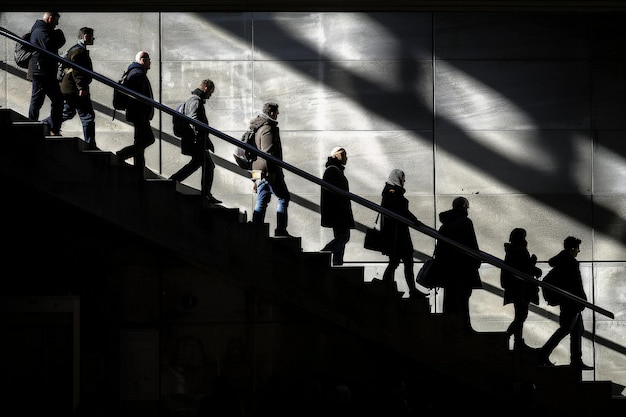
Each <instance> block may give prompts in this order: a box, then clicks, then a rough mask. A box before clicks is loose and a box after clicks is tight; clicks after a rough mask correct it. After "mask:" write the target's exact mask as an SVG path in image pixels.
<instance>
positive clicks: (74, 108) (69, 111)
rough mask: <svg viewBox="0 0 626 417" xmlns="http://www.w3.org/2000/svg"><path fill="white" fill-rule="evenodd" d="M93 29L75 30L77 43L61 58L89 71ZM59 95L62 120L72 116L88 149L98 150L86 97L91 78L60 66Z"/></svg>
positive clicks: (75, 69) (94, 121)
mask: <svg viewBox="0 0 626 417" xmlns="http://www.w3.org/2000/svg"><path fill="white" fill-rule="evenodd" d="M94 39H95V38H94V36H93V29H92V28H89V27H82V28H80V30H79V31H78V42H77V43H76V45H74V46H72V47H71V48H70V49H69V50H68V51H67V53H66V54H65V58H66V59H68V60H70V61H72V62H74V63H76V64H78V65H80V66H81V67H83V68H86V69H88V70H90V71H91V70H93V65H92V62H91V57H90V56H89V51H88V50H87V45H93V41H94ZM60 70H61V71H62V72H61V76H62V79H61V92H62V93H63V97H64V98H65V104H64V105H63V121H64V122H65V121H66V120H70V119H72V118H73V117H74V116H75V115H76V113H78V117H79V118H80V122H81V124H82V126H83V139H84V140H85V142H86V143H87V147H88V149H91V150H95V149H98V148H97V146H96V113H95V112H94V110H93V103H92V102H91V96H90V94H89V84H91V81H92V77H91V75H90V74H89V73H87V72H85V71H82V70H80V69H78V68H71V67H63V66H62V65H61V66H60Z"/></svg>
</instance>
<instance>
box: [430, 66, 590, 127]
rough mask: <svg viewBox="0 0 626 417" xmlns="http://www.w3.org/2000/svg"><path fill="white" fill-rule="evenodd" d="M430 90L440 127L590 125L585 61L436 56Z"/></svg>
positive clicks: (587, 69)
mask: <svg viewBox="0 0 626 417" xmlns="http://www.w3.org/2000/svg"><path fill="white" fill-rule="evenodd" d="M435 95H436V103H437V121H436V124H437V127H438V128H440V129H451V128H454V127H456V128H462V129H471V130H480V129H501V130H510V129H536V128H543V129H585V128H589V123H590V116H589V100H590V91H589V63H588V62H586V61H568V62H558V61H451V62H446V61H441V60H438V61H437V63H436V72H435Z"/></svg>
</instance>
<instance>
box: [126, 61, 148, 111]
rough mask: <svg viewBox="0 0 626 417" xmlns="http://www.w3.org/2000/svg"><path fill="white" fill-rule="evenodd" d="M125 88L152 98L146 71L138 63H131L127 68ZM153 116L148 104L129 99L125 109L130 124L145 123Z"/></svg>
mask: <svg viewBox="0 0 626 417" xmlns="http://www.w3.org/2000/svg"><path fill="white" fill-rule="evenodd" d="M125 86H126V87H128V88H130V89H131V90H133V91H136V92H137V93H139V94H142V95H144V96H146V97H148V98H153V96H152V86H151V84H150V80H149V79H148V75H147V72H146V69H145V68H144V67H143V65H141V64H139V63H138V62H133V63H131V64H130V65H129V66H128V78H127V80H126V84H125ZM153 116H154V107H152V106H150V105H149V104H144V103H142V102H141V101H139V100H135V99H134V98H131V99H130V101H129V103H128V108H127V109H126V120H128V121H129V122H131V123H134V122H146V121H149V120H152V117H153Z"/></svg>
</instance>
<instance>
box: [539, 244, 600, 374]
mask: <svg viewBox="0 0 626 417" xmlns="http://www.w3.org/2000/svg"><path fill="white" fill-rule="evenodd" d="M580 243H581V240H580V239H578V238H576V237H574V236H568V237H567V238H565V240H564V241H563V250H562V251H561V252H559V253H558V254H557V255H556V256H554V257H552V258H550V259H549V260H548V264H549V265H550V266H551V267H553V268H554V269H556V270H557V272H558V274H559V277H560V279H559V282H560V284H559V285H558V287H559V288H561V289H562V290H564V291H567V292H568V293H570V294H572V295H575V296H577V297H579V298H582V299H583V300H587V294H585V289H584V288H583V282H582V277H581V275H580V265H579V263H578V260H577V259H576V257H577V256H578V254H579V253H580ZM560 308H561V314H560V315H559V326H560V327H559V328H558V329H557V330H556V331H555V332H554V334H553V335H552V336H551V337H550V338H549V339H548V341H547V342H546V343H545V344H544V345H543V347H541V348H540V349H539V355H538V359H539V364H540V365H542V366H554V364H553V363H552V362H550V355H551V354H552V351H553V350H554V349H555V348H556V347H557V345H558V344H559V343H560V342H561V340H563V339H564V338H565V336H567V335H569V336H570V363H571V365H572V366H574V367H577V368H579V369H581V370H590V369H593V367H591V366H589V365H586V364H585V363H584V362H583V360H582V337H583V333H584V331H585V327H584V325H583V317H582V311H583V310H584V309H585V306H584V305H582V304H580V303H577V302H576V301H574V300H570V299H569V298H566V297H562V299H561V302H560Z"/></svg>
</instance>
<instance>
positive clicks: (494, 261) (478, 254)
mask: <svg viewBox="0 0 626 417" xmlns="http://www.w3.org/2000/svg"><path fill="white" fill-rule="evenodd" d="M0 34H2V35H4V36H5V37H7V38H10V39H12V40H14V41H15V42H19V43H21V44H23V45H28V46H30V47H32V48H33V49H35V50H37V51H38V52H40V53H43V54H45V55H47V56H49V57H51V58H53V59H55V60H57V61H61V62H63V63H64V64H65V65H67V66H68V67H72V68H78V69H79V70H81V71H84V72H86V73H89V74H90V75H91V76H92V77H93V79H95V80H98V81H100V82H102V83H104V84H106V85H108V86H109V87H112V88H114V89H117V90H121V91H122V92H124V93H125V94H127V95H129V96H131V97H133V98H135V99H137V100H139V101H141V102H142V103H144V104H148V105H150V106H152V107H155V108H157V109H159V110H161V111H163V112H165V113H167V114H169V115H170V116H174V115H176V116H178V117H181V118H183V119H185V120H186V121H187V122H189V123H190V124H192V125H194V126H196V127H198V128H201V129H204V130H206V131H208V132H209V133H211V134H212V135H213V136H216V137H218V138H220V139H223V140H225V141H226V142H229V143H230V144H232V145H235V146H238V147H240V148H244V149H245V150H247V151H250V152H251V153H253V154H255V155H257V156H260V157H261V158H263V159H265V160H268V161H271V162H272V163H274V164H276V165H279V166H281V167H282V168H284V169H286V170H288V171H290V172H292V173H294V174H296V175H298V176H299V177H302V178H305V179H307V180H309V181H311V182H314V183H316V184H318V185H320V186H321V187H324V188H327V189H329V190H331V191H334V192H336V193H338V194H341V195H343V196H344V197H347V198H349V199H350V200H352V201H354V202H355V203H357V204H360V205H362V206H364V207H367V208H369V209H370V210H373V211H376V212H378V213H380V214H382V215H384V216H387V217H390V218H392V219H394V220H396V221H399V222H401V223H404V224H406V225H407V226H409V227H411V228H412V229H415V230H417V231H418V232H420V233H423V234H425V235H427V236H430V237H432V238H434V239H437V240H439V241H443V242H446V243H449V244H450V245H452V246H454V247H455V248H457V249H458V250H460V251H462V252H464V253H466V254H468V255H470V256H472V257H474V258H478V259H480V260H481V261H482V262H486V263H488V264H491V265H493V266H495V267H497V268H500V269H505V270H507V271H509V272H511V273H512V274H513V275H514V276H515V277H517V278H518V279H521V280H523V281H526V282H530V283H533V284H535V285H538V286H540V287H542V288H546V289H549V290H552V291H555V292H556V293H558V294H560V295H562V296H564V297H566V298H568V299H570V300H572V301H574V302H576V303H578V304H581V305H583V306H585V307H587V308H589V309H590V310H593V311H595V312H598V313H600V314H602V315H604V316H606V317H609V318H611V319H614V318H615V315H614V314H613V313H612V312H611V311H608V310H606V309H604V308H602V307H599V306H597V305H595V304H593V303H590V302H589V301H587V300H584V299H582V298H580V297H577V296H575V295H573V294H570V293H569V292H567V291H563V290H562V289H561V288H558V287H555V286H554V285H551V284H548V283H545V282H543V281H540V280H538V279H536V278H534V277H533V276H531V275H529V274H526V273H524V272H522V271H519V270H517V269H515V268H512V267H511V266H509V265H507V264H506V263H505V262H504V261H503V260H501V259H499V258H497V257H495V256H493V255H491V254H489V253H486V252H483V251H480V250H478V251H477V250H474V249H471V248H469V247H467V246H465V245H463V244H461V243H459V242H457V241H455V240H453V239H450V238H448V237H446V236H443V235H442V234H440V233H439V232H438V231H437V230H435V229H433V228H432V227H429V226H426V225H425V224H423V223H421V222H420V223H419V224H415V223H414V222H413V221H411V220H409V219H407V218H405V217H403V216H400V215H398V214H396V213H394V212H392V211H390V210H388V209H386V208H384V207H382V206H380V205H378V204H376V203H373V202H371V201H370V200H367V199H365V198H363V197H361V196H358V195H356V194H353V193H351V192H349V191H345V190H342V189H341V188H339V187H337V186H335V185H333V184H329V183H327V182H326V181H324V180H322V179H320V178H318V177H316V176H314V175H311V174H309V173H308V172H306V171H303V170H301V169H299V168H297V167H295V166H293V165H290V164H288V163H286V162H284V161H283V160H281V159H278V158H276V157H274V156H272V155H270V154H267V153H265V152H263V151H261V150H259V149H258V148H256V147H255V146H251V145H248V144H247V143H245V142H243V141H241V140H240V139H237V138H233V137H232V136H229V135H227V134H225V133H222V132H221V131H219V130H217V129H215V128H213V127H211V126H209V125H208V124H206V123H202V122H199V121H198V120H196V119H192V118H191V117H189V116H187V115H185V114H181V113H179V112H177V111H176V110H175V109H172V108H170V107H167V106H165V105H163V104H161V103H159V102H157V101H155V100H153V99H151V98H149V97H146V96H144V95H142V94H139V93H137V92H135V91H133V90H131V89H129V88H128V87H125V86H123V85H121V84H119V83H118V82H116V81H113V80H111V79H110V78H107V77H105V76H103V75H100V74H98V73H96V72H93V71H91V70H89V69H87V68H84V67H82V66H80V65H78V64H76V63H74V62H72V61H70V60H68V59H65V58H63V57H61V56H59V55H57V54H54V53H52V52H50V51H47V50H45V49H43V48H40V47H38V46H36V45H34V44H32V43H30V42H28V41H25V40H23V39H22V38H21V37H20V36H18V35H16V34H15V33H13V32H10V31H8V30H7V29H5V28H2V27H0Z"/></svg>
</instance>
